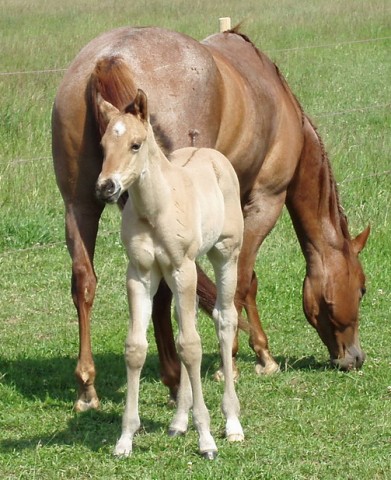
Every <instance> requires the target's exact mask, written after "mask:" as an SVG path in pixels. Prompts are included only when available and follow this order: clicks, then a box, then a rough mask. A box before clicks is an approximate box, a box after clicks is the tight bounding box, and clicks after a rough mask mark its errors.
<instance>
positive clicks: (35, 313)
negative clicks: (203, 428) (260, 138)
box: [0, 0, 391, 480]
mask: <svg viewBox="0 0 391 480" xmlns="http://www.w3.org/2000/svg"><path fill="white" fill-rule="evenodd" d="M0 8H1V13H2V15H1V16H0V27H1V28H0V38H1V41H2V56H1V58H0V71H1V72H2V73H13V75H0V91H1V92H2V95H1V98H0V145H1V151H0V206H1V212H2V215H1V218H0V268H1V272H2V285H1V289H0V305H1V313H0V322H1V325H2V328H1V331H0V345H1V347H0V476H1V478H5V479H16V478H18V479H19V478H21V479H23V478H39V479H50V480H52V479H57V478H58V479H60V478H62V479H87V478H94V479H115V478H130V479H131V478H143V479H175V478H183V477H185V478H187V477H191V478H196V479H203V478H216V479H219V478H221V479H226V478H229V477H230V476H231V477H234V478H238V479H261V478H262V479H263V478H265V479H322V480H323V479H331V478H333V479H334V478H353V477H356V478H360V479H386V478H389V477H390V476H391V467H390V461H389V453H390V448H391V418H390V400H391V393H390V386H391V374H390V367H391V355H390V351H391V350H390V340H389V339H390V338H391V327H390V322H389V318H390V314H391V307H390V305H391V291H390V286H389V285H390V277H391V273H390V271H391V268H390V265H391V254H390V233H391V229H390V209H389V205H390V200H391V199H390V187H389V186H390V178H391V177H390V175H389V169H390V157H389V152H390V136H389V127H390V110H389V98H390V95H389V93H390V92H389V77H390V75H389V74H390V61H389V58H388V57H389V53H388V52H389V47H390V39H389V37H390V36H391V31H390V26H389V23H387V21H386V18H387V13H388V14H389V11H387V5H386V4H385V2H383V1H380V0H376V1H375V0H370V1H369V2H368V1H365V2H364V1H361V0H360V1H356V0H355V1H353V0H348V1H346V2H337V1H334V0H333V1H330V0H328V1H326V0H320V1H318V2H310V1H309V0H299V1H297V2H291V1H288V0H283V1H281V2H278V3H277V4H273V3H270V2H267V1H266V0H262V1H255V0H250V1H248V2H246V3H245V4H244V5H243V4H241V3H238V2H233V1H228V2H205V1H196V2H192V3H191V4H189V2H185V1H184V0H181V1H179V0H176V1H172V2H166V1H163V2H161V1H157V0H156V1H155V0H152V1H151V2H148V3H147V4H146V3H145V2H142V1H134V2H130V3H129V2H125V1H123V0H118V1H117V2H115V3H113V2H107V3H105V4H102V2H93V1H92V2H80V1H78V2H76V1H73V0H65V1H63V2H59V1H58V0H48V1H47V2H44V3H42V4H41V3H39V4H37V2H32V1H31V0H18V1H12V2H11V1H8V0H6V1H5V2H3V4H2V6H1V7H0ZM228 15H229V16H231V17H232V21H233V24H235V23H237V22H239V21H241V20H244V23H243V27H242V28H243V31H244V32H245V33H246V34H248V35H249V36H250V38H251V39H252V40H253V41H254V42H255V44H256V45H257V46H258V47H259V48H261V49H263V50H264V51H265V52H266V53H268V54H269V55H270V56H271V58H272V59H273V60H274V61H276V62H277V64H278V65H279V67H280V69H281V71H282V72H283V74H284V75H285V76H286V78H287V80H288V82H289V84H290V86H291V87H292V89H293V91H294V93H295V94H296V95H297V96H298V98H299V100H300V101H301V103H302V105H303V107H304V109H305V111H306V112H307V113H308V114H309V115H310V116H311V118H312V119H313V120H314V122H315V123H316V124H317V126H318V129H319V132H320V134H321V135H322V138H323V140H324V142H325V144H326V147H327V150H328V152H329V154H330V159H331V162H332V166H333V171H334V173H335V176H336V179H337V182H338V185H339V192H340V197H341V201H342V203H343V205H344V207H345V211H346V214H347V216H348V218H349V223H350V228H351V232H352V234H353V235H356V234H357V233H359V232H360V231H361V230H362V229H363V228H364V227H365V226H366V225H367V224H368V223H370V224H371V228H372V234H371V237H370V239H369V242H368V245H367V247H366V249H365V250H364V252H363V253H362V260H363V264H364V267H365V271H366V273H367V287H368V292H367V295H366V296H365V297H364V300H363V302H362V308H361V324H360V334H361V342H362V345H363V347H364V349H365V351H366V352H367V361H366V363H365V365H364V368H363V370H362V371H361V372H351V373H348V374H343V373H340V372H337V371H334V370H330V369H329V368H328V355H327V351H326V349H325V347H324V346H323V345H322V344H321V342H320V340H319V338H318V336H317V334H316V332H315V331H314V330H313V329H312V328H311V327H310V326H309V325H308V324H307V323H306V322H305V320H304V315H303V313H302V308H301V286H302V279H303V276H304V272H305V264H304V260H303V258H302V255H301V253H300V249H299V246H298V242H297V240H296V237H295V234H294V231H293V229H292V226H291V224H290V220H289V216H288V214H287V212H286V211H284V213H283V215H282V217H281V219H280V221H279V222H278V224H277V226H276V228H275V229H274V230H273V232H272V233H271V234H270V235H269V237H268V238H267V239H266V241H265V243H264V245H263V247H262V250H261V252H260V255H259V258H258V261H257V266H256V269H257V273H258V276H259V292H258V297H257V302H258V306H259V310H260V312H261V316H262V320H263V325H264V327H265V330H266V332H267V334H268V335H269V339H270V346H271V350H272V352H273V354H274V355H275V357H276V359H277V360H278V362H279V363H280V365H281V369H282V372H281V374H279V375H275V376H273V377H267V378H259V377H256V375H255V373H254V354H253V352H252V351H251V350H250V348H249V347H248V345H247V342H248V340H247V337H246V335H245V334H243V333H241V334H240V352H239V357H238V365H239V368H240V371H241V378H240V380H239V382H238V385H237V388H238V394H239V398H240V400H241V405H242V423H243V426H244V429H245V434H246V439H245V442H244V443H243V444H240V445H229V444H228V443H227V442H226V441H225V440H224V438H223V429H224V421H223V418H222V415H221V412H220V401H221V393H222V386H221V385H219V384H216V383H215V382H214V381H213V378H212V377H213V373H214V371H215V369H216V368H217V367H218V364H219V358H218V354H217V340H216V338H215V333H214V327H213V325H212V322H211V321H210V319H208V318H207V317H205V316H204V315H203V314H201V315H200V320H199V328H200V331H201V335H202V338H203V348H204V360H203V365H202V378H203V386H204V391H205V397H206V402H207V404H208V406H209V408H210V412H211V418H212V431H213V433H214V435H215V437H216V441H217V444H218V448H219V457H218V459H217V461H216V462H212V463H208V462H205V461H203V460H202V459H201V458H200V457H199V455H198V453H197V436H196V434H195V431H194V429H191V430H190V432H189V433H188V434H187V435H186V436H185V437H183V438H177V439H169V438H168V437H167V435H166V429H167V426H168V424H169V422H170V419H171V418H172V414H173V412H172V410H170V409H169V408H168V407H167V390H166V388H165V387H164V386H163V385H162V384H161V382H160V380H159V367H158V361H157V352H156V347H155V343H154V339H153V334H152V331H151V332H149V344H150V347H149V356H148V359H147V363H146V365H145V368H144V370H143V376H142V384H141V395H140V414H141V418H142V423H143V429H142V430H141V432H140V434H139V435H138V436H137V437H136V441H135V450H134V455H133V456H132V457H131V458H129V459H126V460H118V459H116V458H114V457H113V456H112V454H111V452H112V449H113V447H114V445H115V441H116V439H117V438H118V436H119V433H120V426H121V416H122V412H123V406H124V394H125V388H126V386H125V366H124V362H123V343H124V339H125V334H126V328H127V322H128V318H127V315H128V313H127V302H126V294H125V273H124V272H125V268H126V259H125V255H124V252H123V249H122V246H121V245H120V241H119V234H118V231H119V215H118V212H117V211H116V209H115V208H110V209H107V210H106V211H105V213H104V215H103V218H102V222H101V235H100V237H99V239H98V245H97V252H96V270H97V273H98V277H99V285H98V290H97V297H96V302H95V306H94V311H93V321H92V341H93V351H94V356H95V361H96V365H97V370H98V377H97V390H98V393H99V396H100V398H101V408H100V410H99V411H97V412H87V413H85V414H75V413H74V412H73V410H72V406H73V402H74V400H75V398H76V384H75V380H74V376H73V370H74V368H75V365H76V359H77V352H78V325H77V317H76V312H75V309H74V306H73V303H72V300H71V296H70V259H69V256H68V253H67V251H66V248H65V246H64V242H63V241H64V225H63V205H62V201H61V198H60V195H59V193H58V190H57V188H56V185H55V180H54V175H53V171H52V166H51V160H50V156H51V153H50V111H51V105H52V102H53V99H54V95H55V92H56V89H57V86H58V84H59V82H60V79H61V76H62V74H63V69H64V68H66V66H67V65H68V64H69V63H70V61H71V60H72V59H73V58H74V56H75V55H76V54H77V52H78V51H79V50H80V49H81V48H82V47H83V46H84V45H85V44H86V43H87V42H88V41H89V40H90V39H92V38H94V37H95V36H97V35H98V34H100V33H101V32H103V31H106V30H108V29H111V28H115V27H118V26H123V25H160V26H163V27H167V28H172V29H175V30H178V31H182V32H184V33H187V34H189V35H191V36H193V37H195V38H198V39H202V38H204V37H205V36H207V35H209V34H211V33H214V32H215V31H216V30H217V26H218V17H220V16H228ZM380 38H382V40H377V39H380ZM32 71H33V72H35V73H19V74H16V73H15V72H32ZM387 105H388V107H387ZM387 172H388V173H387Z"/></svg>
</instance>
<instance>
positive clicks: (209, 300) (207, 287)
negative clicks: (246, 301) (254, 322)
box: [197, 264, 250, 333]
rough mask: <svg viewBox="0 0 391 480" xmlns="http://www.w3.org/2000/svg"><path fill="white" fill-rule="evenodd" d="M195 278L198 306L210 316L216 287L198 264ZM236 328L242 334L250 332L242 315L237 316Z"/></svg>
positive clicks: (214, 301) (214, 300)
mask: <svg viewBox="0 0 391 480" xmlns="http://www.w3.org/2000/svg"><path fill="white" fill-rule="evenodd" d="M197 276H198V279H197V295H198V296H199V299H200V306H201V308H202V310H204V312H205V313H207V314H208V315H209V316H212V312H213V308H214V306H215V303H216V285H215V284H214V283H213V282H212V280H211V279H210V278H209V277H208V276H207V275H206V273H205V272H204V271H203V270H202V269H201V267H200V266H199V265H198V264H197ZM238 328H240V330H243V331H244V332H247V333H249V332H250V325H249V323H248V322H247V321H246V320H245V319H244V318H243V316H242V315H239V316H238Z"/></svg>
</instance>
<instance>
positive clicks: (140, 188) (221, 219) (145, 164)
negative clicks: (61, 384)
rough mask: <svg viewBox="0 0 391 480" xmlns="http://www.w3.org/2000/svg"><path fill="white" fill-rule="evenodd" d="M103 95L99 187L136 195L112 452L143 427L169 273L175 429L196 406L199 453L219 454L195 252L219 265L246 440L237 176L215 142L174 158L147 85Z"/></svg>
mask: <svg viewBox="0 0 391 480" xmlns="http://www.w3.org/2000/svg"><path fill="white" fill-rule="evenodd" d="M97 70H98V71H99V70H100V65H97ZM94 81H97V82H98V83H99V76H96V75H93V83H94ZM92 88H93V89H96V85H93V86H92ZM98 89H99V87H98ZM96 97H97V105H98V108H99V113H100V119H101V121H102V123H103V125H102V127H103V128H102V130H105V133H104V135H103V137H102V142H101V143H102V147H103V152H104V159H103V166H102V172H101V173H100V175H99V178H98V181H97V184H96V192H97V196H98V197H99V198H100V199H101V200H103V201H104V202H107V203H115V202H117V201H118V199H119V197H120V196H121V195H122V194H123V193H124V192H125V191H127V192H128V195H129V196H128V200H127V202H126V205H125V207H124V210H123V214H122V241H123V244H124V246H125V248H126V251H127V254H128V258H129V264H128V271H127V289H128V299H129V310H130V323H129V332H128V336H127V339H126V347H125V358H126V367H127V377H128V389H127V396H126V406H125V412H124V416H123V421H122V434H121V438H120V439H119V440H118V442H117V445H116V447H115V450H114V453H115V454H116V455H119V456H128V455H130V453H131V452H132V444H133V437H134V434H135V433H136V431H137V430H138V429H139V428H140V417H139V413H138V394H139V386H140V375H141V370H142V367H143V365H144V362H145V358H146V354H147V347H148V342H147V328H148V325H149V322H150V317H151V312H152V302H153V297H154V296H155V294H156V291H157V289H158V287H159V283H160V281H161V280H162V279H163V278H164V280H165V281H166V283H167V285H168V286H169V287H170V290H171V292H172V293H173V295H174V297H175V310H176V313H177V319H178V328H179V333H178V340H177V347H178V353H179V356H180V358H181V361H182V367H181V379H180V387H179V392H178V402H177V404H178V405H177V411H176V414H175V416H174V419H173V421H172V422H171V425H170V429H169V432H170V435H178V434H183V433H185V432H186V431H187V426H188V417H189V411H190V408H191V407H192V408H193V419H194V425H195V427H196V429H197V431H198V435H199V450H200V453H201V454H202V455H203V456H204V457H205V458H208V459H211V460H212V459H214V458H215V457H216V453H217V447H216V443H215V441H214V439H213V437H212V435H211V433H210V418H209V413H208V410H207V408H206V405H205V402H204V398H203V394H202V383H201V358H202V352H201V340H200V336H199V334H198V332H197V329H196V309H197V267H196V262H195V260H196V258H197V257H199V256H201V255H203V254H205V253H206V254H207V256H208V258H209V260H210V261H211V263H212V265H213V269H214V271H215V275H216V287H217V298H216V305H215V308H214V310H213V319H214V321H215V326H216V333H217V337H218V340H219V344H220V352H221V357H222V364H223V371H224V378H225V389H224V395H223V402H222V410H223V413H224V415H225V417H226V428H225V431H226V437H227V439H228V440H229V441H231V442H235V441H242V440H243V439H244V435H243V430H242V427H241V425H240V421H239V409H240V407H239V400H238V397H237V395H236V392H235V386H234V377H233V369H232V359H231V355H232V344H233V340H234V337H235V334H236V330H237V323H238V312H237V310H236V307H235V302H234V297H235V291H236V284H237V281H236V279H237V263H238V258H239V252H240V247H241V245H242V237H243V215H242V210H241V204H240V189H239V182H238V179H237V176H236V173H235V170H234V169H233V167H232V165H231V163H230V162H229V160H228V159H227V158H226V157H224V155H222V154H221V153H220V152H218V151H217V150H212V149H211V148H194V147H187V148H181V149H179V150H176V151H174V152H173V153H172V154H171V155H170V160H169V159H168V158H167V157H166V156H165V155H164V153H163V152H162V150H161V149H160V147H159V145H158V143H157V141H156V140H155V136H154V133H153V130H152V126H151V124H150V122H149V115H148V100H147V97H146V95H145V93H144V92H143V91H142V90H140V89H139V90H138V91H137V95H136V98H135V99H134V101H133V102H132V103H130V104H129V105H128V106H127V107H126V109H125V111H124V112H120V111H119V110H118V109H117V108H116V107H114V106H113V105H112V104H111V103H109V102H107V101H106V100H103V98H102V96H101V95H100V93H97V95H96Z"/></svg>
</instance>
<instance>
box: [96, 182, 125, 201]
mask: <svg viewBox="0 0 391 480" xmlns="http://www.w3.org/2000/svg"><path fill="white" fill-rule="evenodd" d="M95 193H96V196H97V198H98V199H99V200H102V201H103V202H105V203H116V202H117V201H118V199H119V197H120V196H121V186H120V185H119V184H118V183H117V182H116V181H114V180H112V179H111V178H108V179H107V180H103V181H102V182H100V181H98V182H97V184H96V187H95Z"/></svg>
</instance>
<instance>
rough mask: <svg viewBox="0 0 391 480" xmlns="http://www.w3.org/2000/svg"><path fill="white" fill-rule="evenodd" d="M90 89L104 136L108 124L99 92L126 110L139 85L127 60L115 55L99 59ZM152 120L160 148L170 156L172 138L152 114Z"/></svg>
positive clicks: (99, 125) (119, 107)
mask: <svg viewBox="0 0 391 480" xmlns="http://www.w3.org/2000/svg"><path fill="white" fill-rule="evenodd" d="M89 90H90V97H91V105H92V110H93V114H94V117H95V120H96V123H97V126H98V130H99V133H100V136H101V137H102V136H103V134H104V132H105V130H106V126H107V125H106V123H105V121H104V120H103V118H102V115H101V114H100V111H99V109H98V106H97V101H96V97H97V95H98V93H100V95H102V97H103V98H104V99H105V100H106V101H108V102H110V103H111V104H112V105H114V107H116V108H118V110H120V111H121V112H124V111H125V109H126V107H127V106H128V105H129V104H130V103H131V102H132V101H133V100H134V99H135V97H136V94H137V87H136V85H135V84H134V81H133V77H132V72H131V70H130V68H129V66H128V65H127V63H126V62H125V60H124V59H123V58H122V57H121V56H119V55H115V56H110V57H104V58H101V59H100V60H98V61H97V63H96V65H95V68H94V70H93V72H92V74H91V78H90V83H89ZM150 122H151V125H152V128H153V131H154V135H155V138H156V140H157V141H158V143H159V146H160V148H161V149H162V150H163V152H164V153H165V154H166V155H167V156H168V155H169V154H170V153H171V151H172V142H171V139H170V138H169V137H168V135H167V134H166V133H165V132H164V130H163V128H162V127H161V126H160V125H159V124H158V123H157V122H156V118H155V116H154V115H151V116H150Z"/></svg>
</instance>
